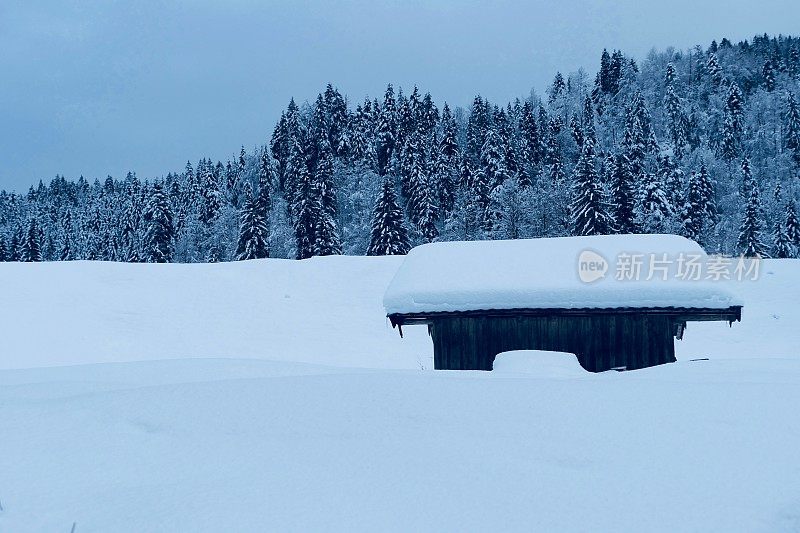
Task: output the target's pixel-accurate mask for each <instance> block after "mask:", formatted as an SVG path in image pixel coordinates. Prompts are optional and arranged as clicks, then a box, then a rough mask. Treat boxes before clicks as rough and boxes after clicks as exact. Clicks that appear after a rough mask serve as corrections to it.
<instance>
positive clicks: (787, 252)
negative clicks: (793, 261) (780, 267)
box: [772, 221, 795, 259]
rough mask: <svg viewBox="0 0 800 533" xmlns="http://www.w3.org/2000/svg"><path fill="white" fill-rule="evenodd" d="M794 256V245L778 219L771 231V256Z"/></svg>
mask: <svg viewBox="0 0 800 533" xmlns="http://www.w3.org/2000/svg"><path fill="white" fill-rule="evenodd" d="M794 256H795V250H794V246H792V243H791V242H790V241H789V236H788V235H787V234H786V229H785V228H784V227H783V224H781V222H780V221H778V222H776V223H775V227H774V230H773V232H772V257H775V258H777V259H787V258H790V257H794Z"/></svg>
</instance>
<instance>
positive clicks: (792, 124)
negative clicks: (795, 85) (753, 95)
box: [785, 93, 800, 164]
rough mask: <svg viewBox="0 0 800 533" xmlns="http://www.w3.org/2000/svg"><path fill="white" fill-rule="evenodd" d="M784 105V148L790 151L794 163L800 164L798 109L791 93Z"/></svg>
mask: <svg viewBox="0 0 800 533" xmlns="http://www.w3.org/2000/svg"><path fill="white" fill-rule="evenodd" d="M786 104H787V105H786V107H787V109H786V137H785V138H786V148H788V149H789V150H792V152H793V156H794V160H795V162H797V163H798V164H800V108H799V107H798V105H797V102H796V101H795V99H794V95H793V94H792V93H789V95H788V96H787V98H786Z"/></svg>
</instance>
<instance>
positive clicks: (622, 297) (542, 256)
mask: <svg viewBox="0 0 800 533" xmlns="http://www.w3.org/2000/svg"><path fill="white" fill-rule="evenodd" d="M632 256H636V257H638V258H639V260H641V261H643V262H644V264H642V265H640V273H641V275H640V276H638V279H627V278H624V279H619V280H618V279H617V276H616V274H617V271H616V270H615V265H619V262H620V261H621V260H622V258H623V257H632ZM680 257H683V258H689V257H692V258H697V260H698V261H700V262H704V261H707V260H708V256H707V255H706V254H705V252H704V251H703V249H702V248H701V247H700V245H698V244H697V243H696V242H694V241H692V240H689V239H686V238H684V237H680V236H677V235H602V236H595V237H558V238H547V239H519V240H509V241H472V242H442V243H432V244H425V245H422V246H418V247H416V248H414V249H413V250H411V252H410V253H409V254H408V256H407V257H406V259H405V261H404V262H403V264H402V265H401V267H400V269H399V270H398V272H397V274H396V275H395V277H394V279H393V280H392V282H391V284H390V285H389V288H388V290H387V291H386V294H385V296H384V300H383V303H384V307H385V309H386V312H387V313H388V314H393V313H401V314H403V313H433V312H453V311H477V310H485V309H586V308H589V309H598V308H600V309H602V308H615V307H628V308H630V307H634V308H646V307H662V308H663V307H680V308H710V309H724V308H728V307H730V306H732V305H740V303H739V301H738V300H737V299H736V298H735V297H734V296H733V295H732V294H731V292H729V291H728V290H726V289H725V288H723V284H722V283H715V282H712V281H701V280H698V281H689V280H686V279H682V278H680V277H679V276H678V262H679V258H680ZM651 258H655V259H656V260H659V261H663V260H664V258H666V261H667V262H668V263H669V264H668V265H666V266H665V264H664V263H660V266H661V267H665V268H666V269H667V270H664V271H661V270H657V271H654V272H653V275H652V276H651V275H650V270H649V266H650V264H651V263H650V262H649V261H650V259H651ZM652 263H653V264H655V261H652ZM648 278H650V279H648ZM663 278H666V279H663Z"/></svg>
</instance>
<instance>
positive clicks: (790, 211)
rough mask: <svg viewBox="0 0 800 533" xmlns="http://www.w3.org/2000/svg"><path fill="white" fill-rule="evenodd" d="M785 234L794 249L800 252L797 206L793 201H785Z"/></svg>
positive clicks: (799, 226)
mask: <svg viewBox="0 0 800 533" xmlns="http://www.w3.org/2000/svg"><path fill="white" fill-rule="evenodd" d="M784 228H785V230H786V236H787V237H789V242H790V243H791V244H792V246H794V249H795V250H797V251H798V252H800V222H798V220H797V206H796V205H795V203H794V201H791V200H790V201H788V202H786V219H785V221H784Z"/></svg>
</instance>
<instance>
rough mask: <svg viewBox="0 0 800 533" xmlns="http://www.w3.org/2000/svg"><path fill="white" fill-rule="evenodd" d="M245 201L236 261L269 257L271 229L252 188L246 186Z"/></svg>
mask: <svg viewBox="0 0 800 533" xmlns="http://www.w3.org/2000/svg"><path fill="white" fill-rule="evenodd" d="M244 195H245V200H244V205H243V207H242V210H241V215H240V218H239V239H238V241H237V243H236V260H237V261H244V260H246V259H263V258H265V257H269V227H268V226H267V221H266V219H265V218H264V215H263V212H262V208H261V206H260V205H259V201H258V198H253V192H252V188H251V187H250V184H249V183H246V184H245V192H244Z"/></svg>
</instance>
